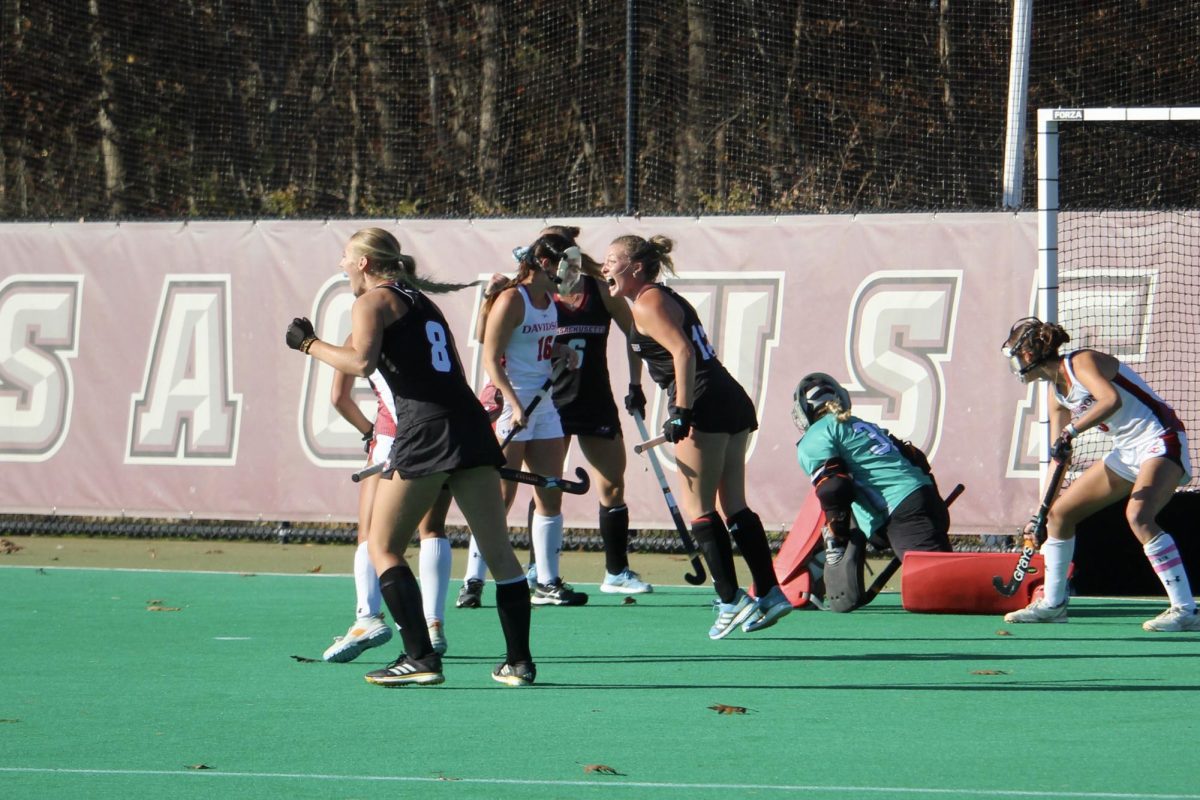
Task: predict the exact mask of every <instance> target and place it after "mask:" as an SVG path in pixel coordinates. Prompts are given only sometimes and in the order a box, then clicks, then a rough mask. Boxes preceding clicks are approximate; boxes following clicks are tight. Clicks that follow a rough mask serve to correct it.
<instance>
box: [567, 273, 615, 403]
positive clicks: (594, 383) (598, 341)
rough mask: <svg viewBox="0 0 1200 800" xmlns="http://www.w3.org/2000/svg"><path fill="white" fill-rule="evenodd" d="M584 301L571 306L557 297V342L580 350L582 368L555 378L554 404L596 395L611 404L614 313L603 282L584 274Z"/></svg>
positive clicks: (590, 399)
mask: <svg viewBox="0 0 1200 800" xmlns="http://www.w3.org/2000/svg"><path fill="white" fill-rule="evenodd" d="M580 289H581V293H582V294H583V303H582V304H581V305H580V306H579V307H578V308H572V307H571V306H569V305H568V304H566V303H564V302H562V301H561V300H559V299H558V298H557V297H556V298H555V300H554V304H555V305H556V306H558V337H557V339H556V341H557V342H558V344H565V345H567V346H568V347H570V348H572V349H573V350H575V352H576V353H578V354H579V369H574V370H570V369H567V370H563V371H562V373H561V374H559V376H558V379H557V380H556V381H555V382H554V405H555V406H556V407H557V408H559V409H564V408H566V407H568V406H572V405H574V404H576V403H580V404H587V403H589V402H590V401H592V400H595V399H597V398H608V402H609V404H611V398H612V384H610V383H609V380H608V331H609V327H610V323H611V322H612V315H611V314H609V313H608V308H607V307H606V306H605V305H604V300H603V299H602V298H601V297H600V291H601V289H600V284H599V283H598V282H597V281H596V279H595V278H592V277H591V276H589V275H584V276H582V278H581V287H580Z"/></svg>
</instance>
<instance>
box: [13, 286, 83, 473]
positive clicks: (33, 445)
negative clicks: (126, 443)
mask: <svg viewBox="0 0 1200 800" xmlns="http://www.w3.org/2000/svg"><path fill="white" fill-rule="evenodd" d="M82 294H83V276H82V275H36V276H35V275H13V276H11V277H9V278H7V279H5V280H4V281H3V282H0V460H3V461H46V460H48V459H49V458H50V457H51V456H53V455H54V454H55V453H56V452H57V451H58V449H59V448H60V447H61V446H62V444H63V442H64V441H66V438H67V430H68V428H69V425H70V420H71V410H72V407H73V404H74V398H75V381H74V375H73V373H72V371H71V363H70V362H71V360H72V359H74V358H75V357H76V356H78V354H79V318H80V312H81V307H82Z"/></svg>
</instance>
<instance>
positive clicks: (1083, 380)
mask: <svg viewBox="0 0 1200 800" xmlns="http://www.w3.org/2000/svg"><path fill="white" fill-rule="evenodd" d="M1069 341H1070V336H1068V335H1067V332H1066V331H1065V330H1063V329H1062V327H1060V326H1059V325H1056V324H1053V323H1047V322H1042V321H1041V320H1039V319H1037V318H1036V317H1026V318H1025V319H1021V320H1018V321H1017V322H1016V324H1014V325H1013V326H1012V329H1011V330H1010V331H1009V335H1008V338H1007V339H1006V340H1005V342H1004V353H1005V355H1006V356H1007V357H1008V358H1009V360H1010V365H1011V367H1012V370H1013V372H1014V373H1015V374H1017V375H1018V376H1020V377H1021V380H1022V382H1023V383H1028V382H1029V381H1031V380H1043V381H1046V382H1047V388H1046V391H1047V393H1048V398H1047V399H1048V401H1049V405H1050V408H1051V418H1050V425H1051V429H1052V430H1053V431H1054V432H1055V436H1057V440H1056V441H1055V443H1054V446H1053V448H1052V450H1051V457H1052V458H1054V459H1056V460H1062V459H1065V458H1068V457H1069V455H1070V451H1071V443H1072V440H1073V439H1074V438H1075V437H1076V436H1078V435H1079V434H1080V433H1082V432H1083V431H1086V430H1088V429H1090V428H1099V429H1100V430H1102V431H1104V432H1105V433H1107V434H1108V435H1110V436H1111V437H1112V440H1113V449H1112V451H1111V452H1110V453H1109V454H1108V455H1107V456H1105V458H1104V459H1103V461H1099V462H1096V463H1095V464H1092V465H1091V466H1090V467H1088V468H1087V469H1086V470H1084V472H1083V474H1082V475H1080V476H1079V477H1078V478H1077V479H1076V480H1075V481H1074V482H1073V483H1072V484H1071V485H1070V487H1068V489H1067V490H1066V491H1064V492H1063V494H1062V497H1061V498H1059V500H1058V501H1057V502H1055V503H1054V504H1053V505H1052V506H1051V507H1050V513H1049V516H1048V517H1047V524H1046V532H1047V534H1048V538H1047V539H1046V543H1045V544H1044V545H1043V546H1042V555H1043V556H1044V558H1045V562H1046V566H1045V570H1046V583H1045V594H1044V596H1043V597H1042V598H1039V599H1038V600H1035V601H1034V602H1033V603H1031V604H1030V605H1029V606H1028V607H1026V608H1023V609H1021V610H1020V611H1013V612H1011V613H1009V614H1007V615H1006V616H1005V617H1004V620H1005V622H1013V623H1019V622H1066V621H1067V594H1066V591H1067V587H1066V580H1067V570H1068V567H1069V565H1070V563H1071V556H1072V555H1073V554H1074V551H1075V538H1074V537H1075V526H1076V525H1077V524H1078V523H1079V522H1080V521H1081V520H1082V519H1084V518H1085V517H1087V516H1089V515H1090V514H1093V513H1095V512H1096V511H1099V510H1100V509H1102V508H1104V507H1106V506H1109V505H1111V504H1113V503H1115V502H1117V501H1119V500H1122V499H1125V498H1128V505H1127V507H1126V511H1125V516H1126V519H1127V520H1128V522H1129V527H1130V528H1131V529H1132V531H1133V534H1134V535H1135V536H1136V537H1137V538H1138V541H1139V542H1141V543H1142V549H1143V551H1144V552H1145V554H1146V558H1147V559H1149V561H1150V565H1151V566H1152V567H1154V571H1155V573H1156V574H1157V575H1158V578H1159V580H1160V581H1161V582H1162V584H1163V588H1164V589H1165V590H1166V592H1167V596H1168V597H1169V599H1170V603H1171V605H1170V608H1168V609H1167V610H1166V611H1164V612H1163V613H1162V614H1160V615H1159V616H1157V617H1155V618H1154V619H1151V620H1147V621H1146V622H1145V623H1144V624H1143V625H1142V627H1143V628H1144V629H1145V630H1147V631H1160V632H1176V631H1200V614H1198V613H1197V609H1196V600H1195V598H1194V597H1192V590H1191V585H1190V583H1189V581H1188V576H1187V572H1186V571H1185V569H1184V566H1183V560H1182V559H1181V558H1180V555H1179V550H1178V548H1177V547H1176V546H1175V540H1174V539H1173V538H1172V537H1171V534H1169V533H1167V532H1166V531H1164V530H1163V529H1162V528H1160V527H1159V526H1158V523H1157V522H1155V518H1156V517H1157V516H1158V514H1159V512H1161V511H1162V509H1163V508H1164V507H1165V506H1166V505H1167V503H1168V502H1169V501H1170V499H1171V497H1172V495H1173V494H1174V492H1175V489H1176V488H1177V487H1179V486H1182V485H1184V484H1186V483H1187V482H1188V481H1189V480H1190V479H1191V472H1192V465H1191V459H1190V457H1189V455H1188V446H1187V434H1186V433H1185V431H1184V428H1183V423H1181V422H1180V421H1179V418H1178V416H1176V414H1175V412H1174V411H1173V410H1172V409H1171V407H1170V406H1169V405H1167V403H1166V402H1165V401H1163V399H1162V398H1160V397H1159V396H1158V395H1157V394H1155V393H1154V391H1153V390H1152V389H1151V388H1150V387H1149V386H1148V385H1147V384H1146V382H1145V381H1144V380H1142V378H1141V377H1140V376H1139V375H1138V374H1137V373H1136V372H1135V371H1134V370H1132V369H1130V368H1129V367H1128V366H1127V365H1125V364H1122V363H1121V362H1120V361H1118V360H1117V359H1116V358H1115V357H1113V356H1111V355H1108V354H1107V353H1101V352H1099V351H1097V350H1087V349H1085V350H1076V351H1073V352H1069V353H1065V354H1061V355H1060V354H1059V348H1060V347H1061V346H1062V345H1064V344H1066V343H1067V342H1069Z"/></svg>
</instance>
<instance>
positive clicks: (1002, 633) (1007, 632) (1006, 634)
mask: <svg viewBox="0 0 1200 800" xmlns="http://www.w3.org/2000/svg"><path fill="white" fill-rule="evenodd" d="M996 635H997V636H1012V631H996Z"/></svg>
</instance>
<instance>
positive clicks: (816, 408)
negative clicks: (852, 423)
mask: <svg viewBox="0 0 1200 800" xmlns="http://www.w3.org/2000/svg"><path fill="white" fill-rule="evenodd" d="M828 402H834V403H837V404H838V405H839V406H841V408H842V410H843V411H849V410H850V393H849V392H847V391H846V387H844V386H842V385H841V384H840V383H838V382H837V381H836V380H834V379H833V378H832V377H830V376H829V375H826V374H825V373H824V372H810V373H809V374H807V375H805V376H804V377H803V378H801V379H800V383H799V384H797V385H796V391H795V392H793V393H792V422H794V423H795V424H796V428H797V429H798V430H799V431H800V435H801V436H803V435H804V434H805V432H807V431H808V426H810V425H812V424H813V423H814V422H816V421H817V418H818V417H820V416H821V413H822V412H823V411H824V409H825V404H826V403H828Z"/></svg>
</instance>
